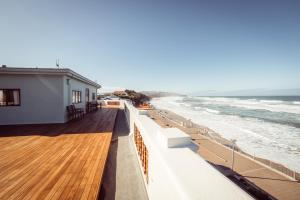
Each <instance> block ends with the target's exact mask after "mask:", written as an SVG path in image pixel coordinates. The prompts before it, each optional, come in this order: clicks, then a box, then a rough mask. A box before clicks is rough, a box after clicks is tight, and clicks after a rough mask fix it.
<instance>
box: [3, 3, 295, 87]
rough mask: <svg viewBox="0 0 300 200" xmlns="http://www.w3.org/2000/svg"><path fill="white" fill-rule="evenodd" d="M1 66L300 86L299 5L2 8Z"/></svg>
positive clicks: (117, 81)
mask: <svg viewBox="0 0 300 200" xmlns="http://www.w3.org/2000/svg"><path fill="white" fill-rule="evenodd" d="M0 8H1V12H0V25H1V26H0V30H1V31H0V47H1V48H0V63H1V64H6V65H8V66H18V67H36V66H38V67H55V60H56V59H57V58H59V59H60V62H61V65H62V66H63V67H69V68H72V69H73V70H75V71H76V72H78V73H80V74H82V75H85V76H87V77H89V78H90V79H92V80H97V81H98V82H99V83H101V84H102V85H103V86H117V87H124V88H132V89H137V90H165V91H177V92H192V91H198V90H212V89H213V90H221V91H222V90H237V89H250V88H270V89H275V88H280V89H283V88H299V87H300V1H297V0H295V1H289V0H282V1H276V0H267V1H263V0H258V1H255V0H254V1H246V0H237V1H223V0H220V1H201V0H198V1H196V0H195V1H187V0H186V1H183V0H182V1H175V0H173V1H171V0H170V1H164V0H160V1H156V0H152V1H150V0H148V1H146V0H145V1H143V0H136V1H130V0H120V1H114V0H107V1H100V0H98V1H96V0H95V1H91V0H82V1H77V0H51V1H43V0H36V1H30V0H26V1H24V0H19V1H16V0H2V1H1V2H0Z"/></svg>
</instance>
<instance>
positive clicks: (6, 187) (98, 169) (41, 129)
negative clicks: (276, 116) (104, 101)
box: [0, 108, 117, 200]
mask: <svg viewBox="0 0 300 200" xmlns="http://www.w3.org/2000/svg"><path fill="white" fill-rule="evenodd" d="M116 114H117V109H105V108H104V109H101V110H100V111H97V112H94V113H90V114H87V115H86V116H85V118H84V119H83V120H78V121H74V122H70V123H66V124H51V125H17V126H0V188H1V190H0V199H5V200H6V199H97V197H98V193H99V189H100V184H101V180H102V175H103V171H104V167H105V162H106V158H107V154H108V150H109V146H110V141H111V137H112V131H113V127H114V122H115V118H116Z"/></svg>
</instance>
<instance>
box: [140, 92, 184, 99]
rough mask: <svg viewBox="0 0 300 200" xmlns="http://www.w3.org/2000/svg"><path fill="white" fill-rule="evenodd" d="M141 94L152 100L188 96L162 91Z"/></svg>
mask: <svg viewBox="0 0 300 200" xmlns="http://www.w3.org/2000/svg"><path fill="white" fill-rule="evenodd" d="M141 93H143V94H145V95H147V96H149V97H151V98H157V97H168V96H186V95H183V94H179V93H174V92H161V91H141Z"/></svg>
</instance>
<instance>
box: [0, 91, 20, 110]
mask: <svg viewBox="0 0 300 200" xmlns="http://www.w3.org/2000/svg"><path fill="white" fill-rule="evenodd" d="M0 90H3V94H4V91H5V90H8V91H10V90H12V91H18V94H19V104H13V105H8V102H7V100H6V105H1V104H0V107H10V106H21V89H19V88H0Z"/></svg>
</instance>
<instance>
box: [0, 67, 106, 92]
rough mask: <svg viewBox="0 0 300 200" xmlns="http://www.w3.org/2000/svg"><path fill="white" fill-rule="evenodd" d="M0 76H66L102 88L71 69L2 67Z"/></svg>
mask: <svg viewBox="0 0 300 200" xmlns="http://www.w3.org/2000/svg"><path fill="white" fill-rule="evenodd" d="M0 74H44V75H66V76H70V77H73V78H75V79H77V80H80V81H82V82H84V83H87V84H89V85H92V86H95V87H97V88H101V85H100V84H98V83H96V82H94V81H92V80H90V79H88V78H86V77H84V76H82V75H80V74H78V73H77V72H75V71H73V70H71V69H69V68H22V67H0Z"/></svg>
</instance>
